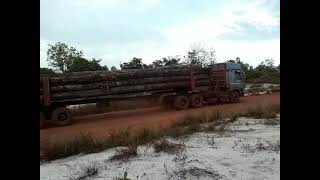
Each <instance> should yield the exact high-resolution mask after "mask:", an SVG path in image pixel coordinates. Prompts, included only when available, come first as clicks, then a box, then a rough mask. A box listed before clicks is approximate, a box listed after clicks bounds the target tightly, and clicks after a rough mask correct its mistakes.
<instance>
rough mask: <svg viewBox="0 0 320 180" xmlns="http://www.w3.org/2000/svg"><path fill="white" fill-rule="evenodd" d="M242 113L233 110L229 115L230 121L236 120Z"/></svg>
mask: <svg viewBox="0 0 320 180" xmlns="http://www.w3.org/2000/svg"><path fill="white" fill-rule="evenodd" d="M240 115H241V114H240V113H238V112H231V113H229V114H228V115H227V117H228V119H229V122H235V121H236V120H238V118H239V117H240Z"/></svg>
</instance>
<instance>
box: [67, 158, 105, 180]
mask: <svg viewBox="0 0 320 180" xmlns="http://www.w3.org/2000/svg"><path fill="white" fill-rule="evenodd" d="M99 169H100V167H99V165H98V164H97V162H89V163H88V164H81V165H80V166H79V167H75V169H71V172H70V174H68V175H67V177H68V179H69V180H84V179H88V178H91V177H94V176H97V175H98V174H99Z"/></svg>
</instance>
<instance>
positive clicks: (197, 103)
mask: <svg viewBox="0 0 320 180" xmlns="http://www.w3.org/2000/svg"><path fill="white" fill-rule="evenodd" d="M190 106H191V107H193V108H199V107H201V106H202V96H201V95H200V94H192V95H191V96H190Z"/></svg>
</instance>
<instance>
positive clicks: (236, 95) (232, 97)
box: [230, 91, 240, 103]
mask: <svg viewBox="0 0 320 180" xmlns="http://www.w3.org/2000/svg"><path fill="white" fill-rule="evenodd" d="M239 101H240V94H239V93H238V92H237V91H232V92H231V94H230V102H233V103H235V102H239Z"/></svg>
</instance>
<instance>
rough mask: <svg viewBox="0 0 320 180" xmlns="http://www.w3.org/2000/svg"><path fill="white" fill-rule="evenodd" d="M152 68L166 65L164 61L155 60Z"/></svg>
mask: <svg viewBox="0 0 320 180" xmlns="http://www.w3.org/2000/svg"><path fill="white" fill-rule="evenodd" d="M151 66H152V67H163V66H164V63H163V61H162V60H155V61H153V62H152V63H151Z"/></svg>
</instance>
